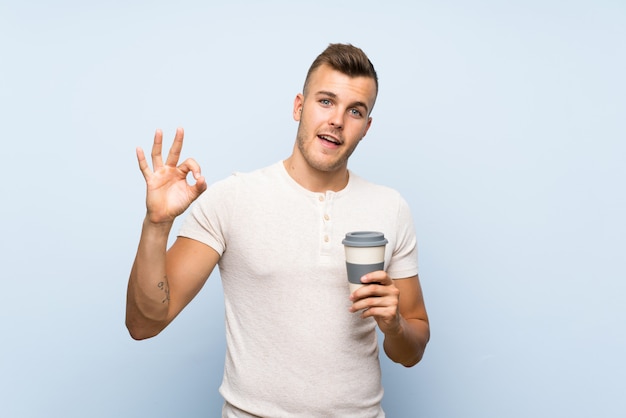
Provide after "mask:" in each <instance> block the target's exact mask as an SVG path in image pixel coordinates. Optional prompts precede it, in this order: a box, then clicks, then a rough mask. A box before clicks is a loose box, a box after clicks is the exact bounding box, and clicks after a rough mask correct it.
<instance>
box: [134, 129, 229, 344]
mask: <svg viewBox="0 0 626 418" xmlns="http://www.w3.org/2000/svg"><path fill="white" fill-rule="evenodd" d="M183 136H184V133H183V130H182V129H181V128H179V129H178V130H177V131H176V137H175V138H174V143H173V145H172V147H171V149H170V151H169V153H168V156H167V160H166V162H165V164H164V163H163V159H162V156H161V149H162V143H163V134H162V133H161V131H157V132H156V134H155V136H154V144H153V146H152V154H151V157H152V165H153V170H150V167H149V166H148V163H147V161H146V158H145V156H144V153H143V150H142V149H141V148H138V149H137V161H138V162H139V168H140V169H141V172H142V174H143V176H144V178H145V180H146V187H147V192H146V209H147V211H146V217H145V219H144V222H143V228H142V232H141V238H140V240H139V247H138V249H137V256H136V257H135V262H134V264H133V267H132V269H131V273H130V278H129V280H128V292H127V300H126V326H127V328H128V330H129V332H130V334H131V336H132V337H133V338H135V339H143V338H149V337H152V336H154V335H156V334H158V333H159V332H160V331H161V330H163V329H164V328H165V327H166V326H167V325H168V324H169V323H170V322H171V321H172V320H173V319H174V318H175V317H176V316H177V315H178V314H179V313H180V311H181V310H182V309H183V308H184V307H185V306H186V305H187V304H188V303H189V302H190V301H191V299H193V297H194V296H195V295H196V294H197V293H198V291H199V290H200V289H201V288H202V285H203V284H204V282H205V281H206V279H207V278H208V276H209V275H210V273H211V271H212V270H213V268H214V266H215V264H216V263H217V260H218V259H219V256H218V255H217V253H216V252H215V251H214V250H212V249H211V248H209V247H207V246H206V245H204V244H201V243H199V242H197V241H192V240H187V239H178V240H177V241H176V243H174V245H173V246H172V248H171V249H170V250H169V251H167V241H168V236H169V233H170V230H171V228H172V224H173V222H174V219H175V218H176V217H177V216H179V215H180V214H182V213H183V212H184V211H185V210H186V209H187V208H188V207H189V205H191V203H192V202H193V201H194V200H195V199H196V198H197V197H198V196H199V195H200V194H201V193H202V192H203V191H204V190H205V189H206V182H205V180H204V177H202V176H201V174H200V167H199V166H198V164H197V163H196V162H195V161H194V160H191V159H189V160H186V161H184V162H183V163H181V164H180V165H178V166H177V164H178V159H179V157H180V152H181V149H182V144H183ZM190 172H191V173H192V174H193V176H194V178H195V184H193V185H189V184H188V183H187V179H186V177H187V175H188V174H189V173H190ZM198 253H203V254H202V255H203V257H197V255H198ZM183 265H184V267H185V268H184V269H183V268H182V266H183Z"/></svg>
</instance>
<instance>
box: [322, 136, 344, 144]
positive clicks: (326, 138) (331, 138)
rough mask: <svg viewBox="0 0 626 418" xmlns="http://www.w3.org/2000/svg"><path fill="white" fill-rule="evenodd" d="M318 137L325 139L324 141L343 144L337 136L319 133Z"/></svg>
mask: <svg viewBox="0 0 626 418" xmlns="http://www.w3.org/2000/svg"><path fill="white" fill-rule="evenodd" d="M317 137H318V138H319V139H321V140H324V141H326V142H329V143H331V144H333V145H341V142H340V141H339V140H338V139H336V138H334V137H332V136H328V135H318V136H317Z"/></svg>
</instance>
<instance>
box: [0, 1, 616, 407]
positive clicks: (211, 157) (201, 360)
mask: <svg viewBox="0 0 626 418" xmlns="http://www.w3.org/2000/svg"><path fill="white" fill-rule="evenodd" d="M126 3H127V2H99V3H94V4H88V3H87V2H78V1H69V0H62V1H58V2H55V4H54V5H53V4H51V3H50V2H43V1H30V2H28V1H26V2H12V3H11V2H3V3H2V4H1V5H0V52H1V54H0V56H1V57H2V58H1V61H0V62H1V64H0V115H1V116H0V122H1V125H0V126H1V127H2V131H1V133H2V136H3V140H2V144H3V146H2V150H3V151H4V152H3V153H2V156H3V158H2V164H0V169H1V170H2V177H3V179H4V180H3V181H2V182H0V193H1V195H2V196H3V197H2V205H0V215H1V219H2V221H1V225H2V231H1V232H2V233H1V234H0V245H1V246H2V247H1V249H2V251H1V252H0V254H1V257H2V266H3V272H2V275H1V280H2V290H3V292H2V293H3V297H2V303H0V314H1V315H2V321H1V323H0V334H1V335H2V343H1V344H0V370H1V373H0V393H2V395H1V399H2V416H6V417H49V416H63V417H87V416H88V417H111V416H117V417H143V416H150V417H170V416H182V417H201V416H208V417H214V416H218V415H219V410H220V406H221V402H222V401H221V398H220V397H219V394H218V392H217V388H218V386H219V384H220V381H221V374H222V364H223V356H224V341H223V332H224V329H223V323H222V321H223V314H222V310H223V304H222V298H221V285H220V282H219V276H218V275H217V274H215V275H214V276H213V277H211V279H210V280H209V282H208V284H207V285H206V287H205V288H204V289H203V290H202V291H201V293H200V294H199V295H198V297H197V298H196V300H194V301H193V302H192V304H191V305H190V306H189V307H188V308H187V310H186V311H184V312H183V314H181V316H180V317H179V318H177V319H176V321H175V322H174V323H173V324H172V325H171V326H170V328H168V329H167V330H166V331H164V332H163V333H162V334H161V335H160V336H158V337H157V338H155V339H152V340H149V341H143V342H135V341H132V340H131V339H130V337H129V336H128V334H127V332H126V330H125V328H124V325H123V324H124V304H125V290H126V289H125V286H126V280H127V277H128V272H129V269H130V265H131V263H132V259H133V257H134V252H135V249H136V245H137V240H138V236H139V231H140V226H141V221H142V217H143V210H144V209H143V208H144V206H143V205H144V203H143V199H144V184H143V179H142V177H141V174H140V173H139V171H138V169H137V167H136V161H135V156H134V149H135V147H136V146H142V147H144V148H148V147H149V146H150V143H151V139H152V135H153V132H154V129H156V128H158V127H160V128H163V129H164V131H165V134H166V137H167V138H168V140H169V139H171V137H172V136H173V132H174V130H175V128H176V127H177V126H184V127H185V128H186V133H187V137H186V139H187V143H186V148H185V150H184V151H185V154H186V156H193V157H195V158H196V159H197V160H198V161H199V162H200V163H201V164H202V166H203V172H204V174H205V175H206V176H207V177H208V179H209V180H210V181H214V180H217V179H220V178H222V177H224V176H226V175H228V174H229V173H230V172H232V171H235V170H249V169H253V168H256V167H260V166H263V165H267V164H271V163H273V162H275V161H278V160H279V159H281V158H284V157H286V156H287V155H288V154H289V153H290V152H291V147H292V144H293V138H294V133H295V129H296V126H295V123H293V121H292V120H291V114H290V112H291V104H292V101H293V98H294V96H295V94H296V93H298V92H299V91H300V89H301V85H302V82H303V78H304V74H305V72H306V69H307V68H308V66H309V64H310V62H311V60H312V59H313V58H314V56H315V55H317V53H319V52H321V50H322V49H324V48H325V46H326V45H327V44H328V43H330V42H351V43H354V44H355V45H358V46H360V47H362V48H363V49H364V50H365V51H366V52H367V53H368V54H369V55H370V57H371V58H372V60H373V62H374V63H375V65H376V67H377V70H378V73H379V76H380V85H381V91H380V95H379V99H378V102H377V104H376V109H375V110H374V114H373V117H374V122H373V125H372V129H371V130H370V132H369V133H368V136H367V137H366V139H365V140H364V141H363V142H362V144H361V145H360V146H359V149H358V150H357V152H356V153H355V155H354V156H353V159H352V162H351V168H352V169H353V170H355V171H356V172H358V173H359V174H361V175H363V176H365V177H367V178H370V179H372V180H375V181H378V182H380V183H384V184H388V185H390V186H393V187H396V188H397V189H399V190H400V191H401V192H402V193H403V194H404V195H405V197H406V198H407V200H408V201H409V202H410V204H411V206H412V209H413V213H414V216H415V220H416V227H417V230H418V231H417V232H418V235H419V245H420V265H421V273H420V274H421V279H422V285H423V288H424V293H425V298H426V303H427V307H428V310H429V314H430V316H431V326H432V340H431V343H430V345H429V347H428V349H427V353H426V355H425V357H424V359H423V361H422V362H421V363H420V364H419V365H418V366H416V367H414V368H411V369H404V368H402V367H400V366H397V365H394V364H391V363H390V362H389V361H388V360H386V359H385V358H383V359H382V362H383V367H384V370H383V373H384V384H385V388H386V394H385V400H384V405H385V408H386V410H387V413H388V416H390V417H430V418H457V417H462V418H472V417H475V418H487V417H489V418H491V417H493V418H501V417H507V418H511V417H520V418H522V417H523V418H526V417H556V416H567V417H581V418H583V417H584V418H586V417H623V416H625V415H626V401H625V400H624V399H625V398H624V396H623V393H624V389H625V386H624V380H623V377H624V375H626V361H625V360H624V358H625V357H624V353H625V352H626V335H625V327H624V324H625V323H626V308H624V306H623V301H624V296H625V294H626V271H625V268H624V258H625V257H624V255H625V253H626V239H625V236H626V224H625V221H624V215H623V214H624V213H626V193H625V192H624V189H625V187H624V186H625V184H624V183H625V181H624V180H625V179H626V169H625V168H624V161H625V160H626V158H625V157H626V145H625V140H626V129H625V124H624V115H626V100H625V97H626V83H625V81H624V74H626V47H625V42H624V40H625V39H626V29H625V28H626V5H625V4H624V3H623V2H618V1H611V0H599V1H595V2H583V1H568V2H566V1H556V0H548V1H542V2H539V1H511V2H497V1H487V0H479V1H474V2H462V1H450V2H436V1H414V2H413V1H406V2H393V1H389V2H385V3H384V5H381V4H378V3H379V2H374V1H362V2H335V1H326V0H323V1H317V2H310V3H309V4H303V3H293V4H292V2H286V1H269V2H264V3H260V2H258V3H257V2H252V1H244V0H241V1H234V2H228V3H226V2H224V3H223V4H221V3H217V2H212V3H213V4H205V3H209V2H200V1H195V2H194V1H186V0H181V1H178V2H169V3H171V4H168V2H159V1H157V2H148V1H144V2H134V3H133V5H132V6H131V5H128V4H126ZM442 3H445V5H444V4H442ZM244 150H245V152H244Z"/></svg>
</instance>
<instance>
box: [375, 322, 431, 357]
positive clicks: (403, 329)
mask: <svg viewBox="0 0 626 418" xmlns="http://www.w3.org/2000/svg"><path fill="white" fill-rule="evenodd" d="M399 319H400V326H399V328H398V332H396V333H393V334H392V333H388V334H385V339H384V342H383V348H384V349H385V353H386V354H387V357H389V358H390V359H391V360H392V361H394V362H396V363H400V364H402V365H403V366H405V367H412V366H414V365H416V364H417V363H418V362H419V361H420V360H421V359H422V356H423V355H424V350H425V349H426V344H427V343H428V340H429V339H430V328H429V325H428V321H427V320H423V319H408V320H406V319H404V318H402V317H400V318H399Z"/></svg>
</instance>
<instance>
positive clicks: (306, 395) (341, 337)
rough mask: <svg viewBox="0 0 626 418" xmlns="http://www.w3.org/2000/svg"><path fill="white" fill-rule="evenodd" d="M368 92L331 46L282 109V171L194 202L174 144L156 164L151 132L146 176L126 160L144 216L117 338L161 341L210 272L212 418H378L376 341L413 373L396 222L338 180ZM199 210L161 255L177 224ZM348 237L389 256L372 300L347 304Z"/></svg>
mask: <svg viewBox="0 0 626 418" xmlns="http://www.w3.org/2000/svg"><path fill="white" fill-rule="evenodd" d="M377 93H378V80H377V75H376V72H375V70H374V67H373V65H372V64H371V62H370V61H369V59H368V58H367V56H366V55H365V54H364V53H363V51H361V50H360V49H358V48H356V47H354V46H352V45H343V44H331V45H330V46H329V47H328V48H327V49H326V50H325V51H324V52H323V53H322V54H320V55H319V56H318V57H317V59H316V60H315V61H314V62H313V64H312V65H311V68H310V69H309V72H308V74H307V77H306V81H305V84H304V89H303V92H302V93H300V94H298V95H297V96H296V98H295V100H294V105H293V118H294V119H295V120H296V121H297V122H299V124H298V131H297V136H296V141H295V145H294V147H293V152H292V154H291V156H290V157H289V158H287V159H286V160H284V161H281V162H279V163H276V164H274V165H272V166H270V167H266V168H264V169H261V170H257V171H255V172H252V173H248V174H235V175H233V176H230V177H229V178H227V179H224V180H222V181H219V182H217V183H216V184H214V185H212V186H211V187H210V188H208V189H207V185H206V181H205V179H204V177H203V176H202V175H201V173H200V167H199V165H198V164H197V163H196V162H195V161H194V160H192V159H188V160H186V161H184V162H183V163H182V164H180V165H178V160H179V156H180V152H181V149H182V144H183V131H182V129H178V130H177V132H176V136H175V138H174V143H173V145H172V147H171V149H170V151H169V153H168V156H167V159H166V161H165V163H163V160H162V156H161V148H162V141H163V138H162V133H161V132H160V131H157V133H156V134H155V137H154V144H153V148H152V163H153V170H151V169H150V168H149V166H148V163H147V162H146V158H145V156H144V153H143V151H142V150H141V149H140V148H138V149H137V159H138V161H139V167H140V169H141V171H142V173H143V175H144V177H145V179H146V183H147V198H146V205H147V214H146V217H145V220H144V223H143V229H142V233H141V239H140V243H139V248H138V250H137V256H136V259H135V263H134V265H133V268H132V271H131V274H130V279H129V284H128V298H127V312H126V314H127V316H126V325H127V327H128V330H129V332H130V334H131V336H132V337H133V338H135V339H143V338H149V337H152V336H154V335H156V334H158V333H159V332H160V331H161V330H163V329H164V328H165V327H166V326H167V325H168V324H169V323H170V322H171V321H172V320H173V319H174V318H175V317H176V316H177V315H178V314H179V313H180V312H181V310H182V309H183V308H184V307H185V306H186V305H187V304H188V303H189V302H190V301H191V300H192V299H193V298H194V296H195V295H196V294H197V293H198V292H199V291H200V289H201V288H202V286H203V284H204V283H205V281H206V280H207V278H208V277H209V275H210V274H211V272H212V271H213V268H214V267H215V266H216V265H219V268H220V276H221V278H222V282H223V288H224V302H225V311H226V312H225V317H226V342H227V354H226V362H225V368H224V378H223V382H222V385H221V387H220V393H221V394H222V396H223V397H224V399H225V403H224V407H223V416H224V417H272V418H276V417H342V418H344V417H359V418H362V417H384V412H383V411H382V408H381V406H380V404H381V399H382V395H383V390H382V386H381V381H380V377H381V376H380V365H379V360H378V344H377V340H376V338H377V337H376V326H378V328H379V329H380V331H381V332H382V334H383V335H384V343H383V347H384V350H385V353H386V354H387V356H388V357H389V358H390V359H392V360H393V361H395V362H398V363H401V364H403V365H404V366H406V367H411V366H413V365H415V364H416V363H417V362H419V361H420V359H421V358H422V355H423V352H424V349H425V347H426V344H427V342H428V339H429V324H428V317H427V314H426V309H425V307H424V302H423V298H422V292H421V289H420V284H419V280H418V276H417V250H416V238H415V232H414V228H413V222H412V218H411V214H410V211H409V208H408V206H407V204H406V202H405V200H404V199H403V198H402V197H401V196H400V195H399V194H398V193H397V192H396V191H394V190H392V189H389V188H387V187H383V186H379V185H375V184H372V183H369V182H367V181H365V180H364V179H362V178H360V177H358V176H357V175H356V174H355V173H353V172H351V171H349V170H348V166H347V164H348V158H349V157H350V155H351V154H352V152H353V151H354V150H355V148H356V147H357V145H358V143H359V141H361V139H362V138H363V137H364V136H365V134H366V133H367V131H368V129H369V127H370V125H371V122H372V118H371V116H370V114H371V112H372V108H373V107H374V103H375V101H376V96H377ZM190 172H191V173H192V174H193V177H194V179H195V182H194V184H192V185H190V184H188V182H187V180H186V177H187V174H188V173H190ZM205 190H206V192H205ZM198 197H199V199H198V201H197V202H195V204H194V205H193V207H192V209H191V212H190V214H189V216H187V218H186V219H185V221H184V223H183V225H182V227H181V230H180V232H179V236H178V237H177V239H176V241H175V242H174V244H173V245H172V247H171V248H170V249H169V250H167V249H166V247H167V240H168V236H169V233H170V229H171V227H172V223H173V221H174V219H175V218H176V217H177V216H179V215H181V214H182V213H183V212H184V211H185V210H186V209H187V208H188V207H189V206H190V205H191V204H192V202H194V201H195V200H196V199H197V198H198ZM354 230H374V231H381V232H383V233H384V234H385V237H386V238H387V239H388V241H389V243H388V244H387V248H386V254H385V266H386V271H376V272H373V273H369V274H367V275H365V276H363V278H362V281H363V282H364V283H369V285H367V286H363V287H361V288H360V289H358V290H356V291H354V292H353V293H352V294H350V293H349V290H348V284H347V278H346V266H345V258H344V252H343V251H344V249H343V246H342V239H343V238H344V236H345V234H346V232H350V231H354Z"/></svg>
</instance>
